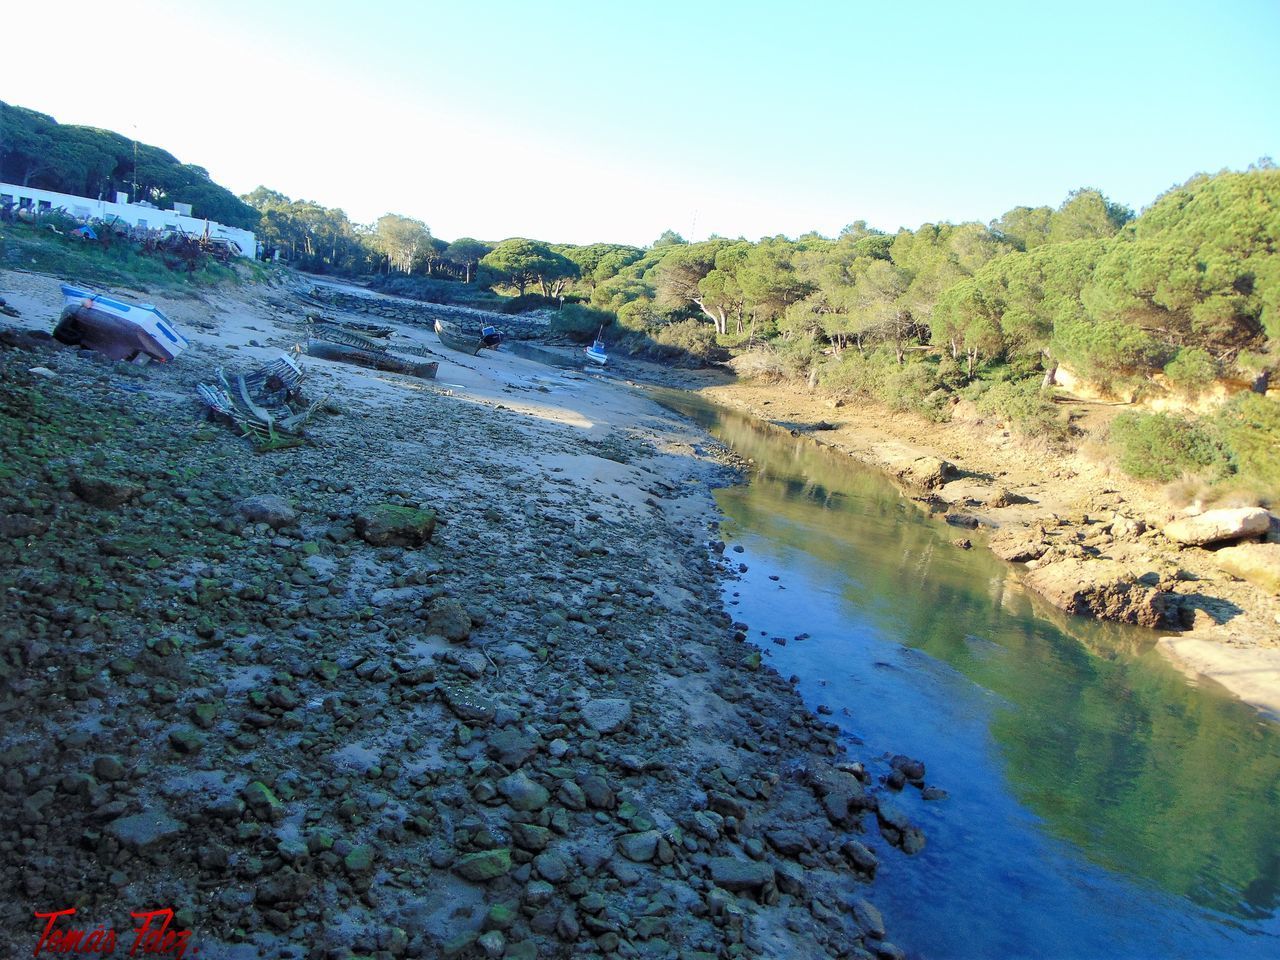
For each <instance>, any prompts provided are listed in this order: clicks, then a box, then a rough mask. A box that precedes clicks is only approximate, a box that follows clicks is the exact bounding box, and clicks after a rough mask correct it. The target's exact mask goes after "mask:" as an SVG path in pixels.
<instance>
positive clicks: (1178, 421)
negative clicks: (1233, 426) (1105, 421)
mask: <svg viewBox="0 0 1280 960" xmlns="http://www.w3.org/2000/svg"><path fill="white" fill-rule="evenodd" d="M1111 442H1112V444H1113V445H1114V446H1115V449H1116V452H1117V455H1118V459H1119V462H1120V467H1121V468H1122V469H1123V470H1124V471H1125V472H1126V473H1128V474H1130V475H1132V476H1135V477H1139V478H1141V479H1144V480H1163V481H1167V480H1174V479H1176V478H1177V477H1179V476H1180V475H1181V474H1182V473H1184V472H1187V471H1191V472H1194V471H1197V470H1208V471H1209V472H1210V473H1211V474H1213V475H1214V476H1217V477H1221V476H1225V475H1226V474H1227V473H1228V471H1229V469H1230V465H1229V462H1228V455H1227V452H1226V451H1225V450H1223V448H1222V446H1221V444H1220V443H1218V442H1217V441H1216V440H1215V439H1214V437H1213V435H1212V432H1211V431H1209V430H1205V429H1203V428H1202V427H1201V426H1200V424H1198V423H1192V422H1190V421H1187V420H1184V419H1182V418H1181V417H1174V416H1170V415H1169V414H1165V413H1137V412H1126V413H1122V414H1120V416H1118V417H1116V418H1115V420H1114V421H1112V424H1111Z"/></svg>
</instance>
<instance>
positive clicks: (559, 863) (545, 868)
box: [533, 853, 569, 883]
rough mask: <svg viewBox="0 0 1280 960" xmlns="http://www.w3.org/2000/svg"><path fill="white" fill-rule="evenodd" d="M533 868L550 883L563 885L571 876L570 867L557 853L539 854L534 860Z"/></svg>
mask: <svg viewBox="0 0 1280 960" xmlns="http://www.w3.org/2000/svg"><path fill="white" fill-rule="evenodd" d="M533 867H534V869H535V870H537V871H538V876H540V877H542V879H543V880H546V881H548V882H549V883H563V882H564V880H565V878H566V877H568V876H569V865H568V864H567V863H565V862H564V859H563V858H562V857H561V856H560V855H559V854H557V853H540V854H538V855H537V856H536V857H534V858H533Z"/></svg>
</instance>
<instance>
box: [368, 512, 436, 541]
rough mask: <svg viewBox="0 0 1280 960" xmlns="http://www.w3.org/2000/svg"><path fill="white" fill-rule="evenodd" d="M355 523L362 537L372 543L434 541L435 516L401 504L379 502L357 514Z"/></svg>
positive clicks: (432, 513) (433, 513)
mask: <svg viewBox="0 0 1280 960" xmlns="http://www.w3.org/2000/svg"><path fill="white" fill-rule="evenodd" d="M355 525H356V534H357V535H358V536H359V537H360V539H362V540H363V541H364V542H365V543H368V544H371V545H372V546H375V547H420V546H422V545H423V544H424V543H429V542H430V541H431V535H432V534H433V533H434V532H435V529H436V515H435V512H434V511H432V510H418V509H415V508H414V507H406V506H403V505H402V504H398V503H377V504H374V505H373V506H371V507H365V508H364V509H363V510H361V511H360V512H359V513H357V514H356V517H355Z"/></svg>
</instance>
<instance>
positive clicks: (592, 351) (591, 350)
mask: <svg viewBox="0 0 1280 960" xmlns="http://www.w3.org/2000/svg"><path fill="white" fill-rule="evenodd" d="M584 352H585V353H586V355H587V357H588V358H589V359H591V360H594V361H595V362H596V363H598V364H600V365H601V366H604V365H605V364H606V363H608V362H609V355H608V354H607V353H605V350H604V341H603V340H601V339H600V338H599V337H596V339H595V340H594V341H593V342H592V344H591V346H589V347H587V349H586V350H585V351H584Z"/></svg>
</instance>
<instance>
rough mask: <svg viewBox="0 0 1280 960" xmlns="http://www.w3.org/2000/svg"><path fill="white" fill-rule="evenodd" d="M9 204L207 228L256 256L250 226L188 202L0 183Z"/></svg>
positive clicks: (80, 216) (163, 226)
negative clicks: (95, 196) (202, 213)
mask: <svg viewBox="0 0 1280 960" xmlns="http://www.w3.org/2000/svg"><path fill="white" fill-rule="evenodd" d="M6 203H8V204H12V205H13V206H14V207H16V208H18V209H19V210H26V209H29V210H32V211H33V212H37V213H38V212H41V211H44V210H57V209H62V210H64V211H66V213H67V214H68V215H69V216H72V217H75V218H76V219H77V220H90V219H93V220H104V221H110V220H111V219H112V218H113V217H114V218H116V219H118V220H122V221H124V222H125V223H126V224H128V225H129V226H130V227H141V228H143V229H147V230H181V231H182V232H183V233H190V234H195V235H197V236H203V235H204V234H205V232H206V231H208V233H209V236H210V237H217V238H221V239H224V240H229V241H231V242H233V243H234V244H235V245H236V246H237V247H239V248H240V255H241V256H244V257H249V258H250V259H255V258H256V257H257V256H258V238H257V237H256V236H254V234H253V231H251V230H241V229H239V228H238V227H228V226H225V225H224V224H221V223H216V222H214V221H213V220H204V219H202V218H200V217H193V216H191V204H189V203H175V204H174V205H173V207H174V209H172V210H161V209H160V208H159V207H153V206H151V205H150V204H142V203H130V202H129V195H128V194H127V193H117V194H116V199H115V201H114V202H113V201H110V200H91V199H89V198H88V197H77V196H75V195H73V194H70V193H54V192H53V191H52V190H38V189H36V188H35V187H20V186H18V185H17V184H13V183H0V206H4V205H5V204H6Z"/></svg>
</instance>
